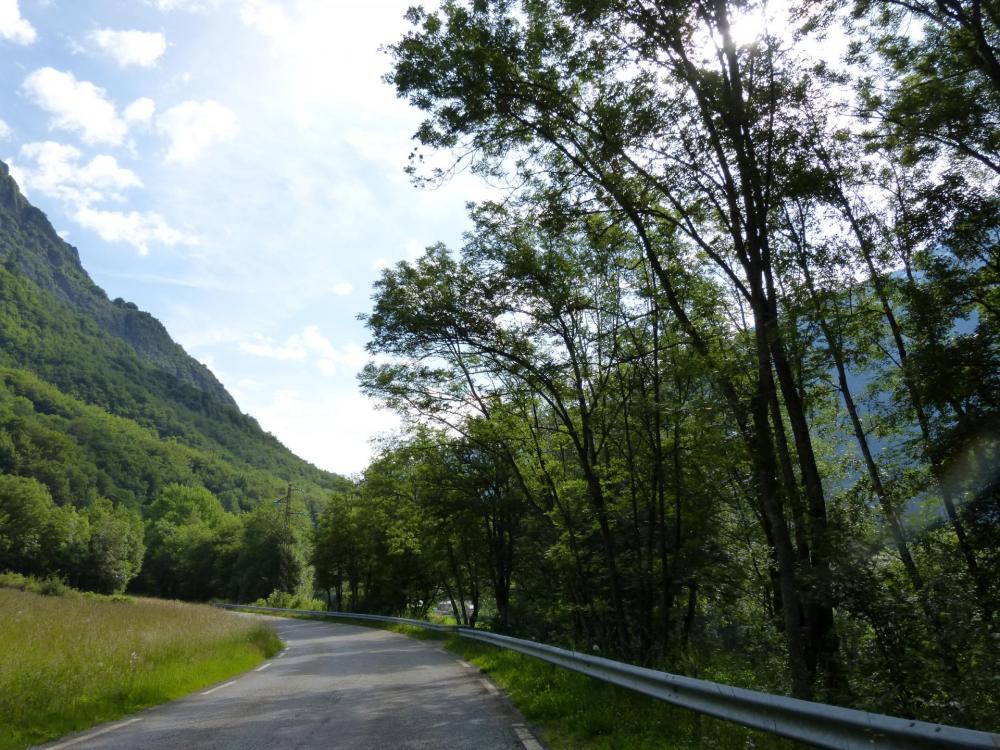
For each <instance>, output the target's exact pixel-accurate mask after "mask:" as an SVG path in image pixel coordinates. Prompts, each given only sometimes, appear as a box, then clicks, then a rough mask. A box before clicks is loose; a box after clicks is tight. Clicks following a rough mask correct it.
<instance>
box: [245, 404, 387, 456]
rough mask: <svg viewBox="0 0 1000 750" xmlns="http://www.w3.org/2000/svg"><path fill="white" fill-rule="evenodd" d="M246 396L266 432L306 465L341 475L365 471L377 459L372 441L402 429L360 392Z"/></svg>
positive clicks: (247, 405)
mask: <svg viewBox="0 0 1000 750" xmlns="http://www.w3.org/2000/svg"><path fill="white" fill-rule="evenodd" d="M242 395H243V398H244V399H245V400H246V401H247V404H246V408H248V409H249V410H250V411H251V413H253V414H254V415H255V416H256V417H257V419H258V421H259V422H260V424H261V426H262V427H263V428H264V429H265V430H267V431H268V432H271V433H272V434H274V435H276V436H277V437H278V439H279V440H281V442H282V443H284V444H285V445H287V446H288V447H289V448H290V449H291V450H292V451H294V452H295V453H296V454H297V455H299V456H302V457H303V458H305V459H306V460H307V461H311V462H313V463H314V464H316V465H317V466H319V467H320V468H323V469H326V470H327V471H335V472H338V473H340V474H345V475H347V474H353V473H355V472H359V471H361V470H362V469H364V467H365V466H367V465H368V463H369V462H370V461H371V458H372V455H373V454H374V450H373V448H372V446H371V443H370V441H371V439H372V438H374V437H375V436H377V435H378V434H379V433H384V432H388V431H390V430H395V429H398V428H399V418H398V417H397V416H396V415H395V414H393V413H392V412H389V411H385V410H380V409H376V408H375V405H374V404H373V403H372V402H371V401H370V400H368V399H366V398H359V397H358V395H357V393H329V392H327V393H309V394H308V395H303V394H301V393H300V392H299V391H296V390H291V389H285V390H279V391H277V392H276V393H274V394H273V395H267V396H265V394H257V393H253V392H244V393H243V394H242ZM261 396H265V398H266V400H264V399H263V398H261ZM254 397H256V398H254Z"/></svg>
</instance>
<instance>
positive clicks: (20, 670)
mask: <svg viewBox="0 0 1000 750" xmlns="http://www.w3.org/2000/svg"><path fill="white" fill-rule="evenodd" d="M280 648H281V642H280V641H279V639H278V637H277V635H275V633H274V631H272V630H271V629H270V628H268V627H266V626H264V625H262V624H260V623H256V622H254V621H252V620H249V619H247V618H242V617H238V616H235V615H233V614H231V613H228V612H223V611H221V610H218V609H214V608H212V607H209V606H205V605H193V604H181V603H179V602H167V601H159V600H153V599H138V598H137V599H124V598H118V599H111V598H107V597H93V596H85V595H80V594H75V593H69V594H67V595H63V596H40V595H38V594H35V593H30V592H28V591H18V590H14V589H7V588H0V750H14V749H16V748H23V747H26V746H28V745H31V744H35V743H39V742H43V741H45V740H48V739H52V738H54V737H58V736H60V735H62V734H66V733H68V732H72V731H75V730H78V729H83V728H85V727H88V726H92V725H94V724H98V723H100V722H103V721H109V720H111V719H115V718H118V717H120V716H122V715H124V714H127V713H130V712H133V711H136V710H138V709H140V708H144V707H146V706H151V705H154V704H156V703H161V702H163V701H167V700H171V699H173V698H178V697H180V696H182V695H186V694H187V693H190V692H192V691H194V690H197V689H198V688H201V687H204V686H205V685H210V684H212V683H214V682H218V681H220V680H223V679H225V678H227V677H230V676H232V675H234V674H237V673H239V672H242V671H244V670H246V669H249V668H250V667H252V666H254V665H255V664H257V663H259V662H261V661H262V660H263V659H265V658H266V657H268V656H271V655H272V654H274V653H276V652H277V651H278V650H279V649H280Z"/></svg>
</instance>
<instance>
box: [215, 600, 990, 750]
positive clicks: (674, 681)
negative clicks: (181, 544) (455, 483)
mask: <svg viewBox="0 0 1000 750" xmlns="http://www.w3.org/2000/svg"><path fill="white" fill-rule="evenodd" d="M219 606H222V607H225V608H226V609H249V610H255V611H264V612H275V613H279V614H300V615H302V614H305V615H312V616H319V617H328V618H331V619H349V620H375V621H379V622H388V623H401V624H405V625H415V626H417V627H422V628H427V629H429V630H436V631H440V632H450V633H455V634H456V635H459V636H461V637H462V638H468V639H470V640H475V641H482V642H483V643H489V644H492V645H494V646H499V647H500V648H505V649H509V650H511V651H517V652H520V653H522V654H526V655H528V656H533V657H535V658H537V659H542V660H544V661H547V662H550V663H552V664H556V665H558V666H560V667H564V668H566V669H571V670H573V671H574V672H580V673H582V674H585V675H588V676H590V677H593V678H595V679H598V680H601V681H603V682H609V683H611V684H613V685H619V686H621V687H624V688H628V689H630V690H635V691H636V692H639V693H643V694H645V695H649V696H652V697H653V698H657V699H659V700H662V701H665V702H667V703H671V704H673V705H675V706H680V707H682V708H687V709H690V710H692V711H696V712H698V713H703V714H707V715H709V716H714V717H717V718H720V719H726V720H728V721H733V722H736V723H738V724H743V725H744V726H748V727H752V728H753V729H760V730H763V731H765V732H770V733H772V734H777V735H780V736H782V737H788V738H790V739H793V740H800V741H802V742H808V743H811V744H814V745H816V746H818V747H825V748H833V749H834V750H873V749H875V748H877V749H879V750H882V749H885V750H916V749H917V748H921V749H922V748H968V749H970V750H971V749H987V750H1000V734H993V733H991V732H980V731H976V730H973V729H962V728H961V727H952V726H947V725H944V724H933V723H930V722H926V721H915V720H910V719H900V718H896V717H893V716H884V715H882V714H872V713H868V712H867V711H858V710H856V709H852V708H842V707H840V706H830V705H827V704H825V703H813V702H812V701H804V700H799V699H797V698H788V697H786V696H782V695H771V694H770V693H762V692H758V691H756V690H746V689H744V688H738V687H731V686H729V685H722V684H720V683H717V682H709V681H708V680H698V679H695V678H693V677H683V676H681V675H675V674H670V673H668V672H659V671H657V670H655V669H647V668H645V667H637V666H634V665H632V664H625V663H624V662H619V661H613V660H611V659H605V658H603V657H599V656H591V655H589V654H581V653H578V652H575V651H568V650H566V649H562V648H557V647H555V646H548V645H545V644H543V643H535V642H533V641H526V640H522V639H520V638H511V637H509V636H505V635H497V634H496V633H490V632H487V631H484V630H474V629H472V628H463V627H455V626H451V625H437V624H434V623H429V622H425V621H423V620H409V619H405V618H401V617H384V616H382V615H363V614H352V613H348V612H314V611H304V610H293V609H277V608H274V607H254V606H247V605H239V604H223V605H219Z"/></svg>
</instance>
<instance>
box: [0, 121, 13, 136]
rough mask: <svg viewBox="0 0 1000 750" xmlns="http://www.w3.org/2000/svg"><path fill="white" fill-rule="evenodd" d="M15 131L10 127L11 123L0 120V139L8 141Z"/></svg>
mask: <svg viewBox="0 0 1000 750" xmlns="http://www.w3.org/2000/svg"><path fill="white" fill-rule="evenodd" d="M13 132H14V131H12V130H11V129H10V125H8V124H7V123H5V122H4V121H3V120H0V141H6V140H7V139H9V138H10V136H11V134H12V133H13Z"/></svg>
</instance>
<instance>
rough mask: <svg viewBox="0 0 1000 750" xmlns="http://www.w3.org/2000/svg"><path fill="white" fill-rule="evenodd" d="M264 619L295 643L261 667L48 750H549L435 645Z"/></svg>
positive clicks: (472, 671)
mask: <svg viewBox="0 0 1000 750" xmlns="http://www.w3.org/2000/svg"><path fill="white" fill-rule="evenodd" d="M234 616H235V615H234ZM265 619H267V620H268V621H270V622H271V623H272V624H273V626H274V628H275V629H276V630H277V631H278V633H279V634H280V636H281V639H282V640H283V641H284V642H285V643H286V644H287V648H286V649H285V650H284V651H282V652H281V653H280V654H278V655H277V656H275V657H274V658H272V659H270V660H268V661H267V662H265V663H264V664H262V665H261V666H259V667H257V668H256V669H254V670H251V671H249V672H246V673H244V674H242V675H240V676H238V677H236V678H234V679H232V680H230V681H228V682H224V683H221V684H219V685H213V686H210V687H208V688H206V689H204V690H202V691H200V692H198V693H194V694H192V695H190V696H188V697H186V698H182V699H180V700H177V701H172V702H171V703H165V704H163V705H160V706H156V707H155V708H151V709H148V710H146V711H142V712H140V713H138V714H135V715H133V716H131V717H127V718H126V719H123V720H121V721H118V722H114V723H111V724H106V725H102V726H99V727H93V728H91V729H88V730H86V731H84V732H81V733H79V734H76V735H70V736H68V737H64V738H62V739H60V740H56V741H55V742H52V743H50V744H48V745H44V746H42V747H44V748H47V750H61V749H62V748H73V750H88V749H96V748H100V749H101V750H146V749H148V750H167V748H170V749H174V748H183V749H184V750H202V749H204V750H223V749H224V748H233V749H234V750H235V749H236V748H240V749H241V750H255V749H259V750H265V748H266V749H267V750H271V749H273V748H280V749H281V750H293V749H295V748H302V749H305V748H386V749H387V750H388V749H389V748H435V749H436V750H437V749H440V748H482V750H494V749H495V750H541V747H542V746H541V745H540V744H539V743H538V741H537V740H535V739H534V737H533V736H532V735H531V733H530V731H529V730H528V729H527V727H526V722H525V721H524V719H523V718H522V717H521V716H520V714H518V713H517V711H516V710H515V709H514V708H513V707H512V706H511V704H510V703H509V702H508V700H507V699H506V698H505V697H504V696H503V695H502V694H500V693H499V692H498V691H497V689H496V688H495V687H494V686H493V684H492V683H491V682H489V681H488V680H487V679H486V678H485V677H484V676H483V675H482V674H480V672H479V670H478V669H476V668H474V667H472V666H471V665H469V664H467V663H466V662H463V661H462V660H461V659H459V658H458V657H456V656H455V655H454V654H450V653H448V652H446V651H444V650H443V649H441V647H440V644H438V643H437V642H435V641H418V640H414V639H412V638H407V637H406V636H402V635H398V634H396V633H390V632H387V631H384V630H375V629H371V628H360V627H355V626H353V625H343V624H337V623H326V622H317V621H310V620H289V619H282V618H276V617H275V618H265Z"/></svg>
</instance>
